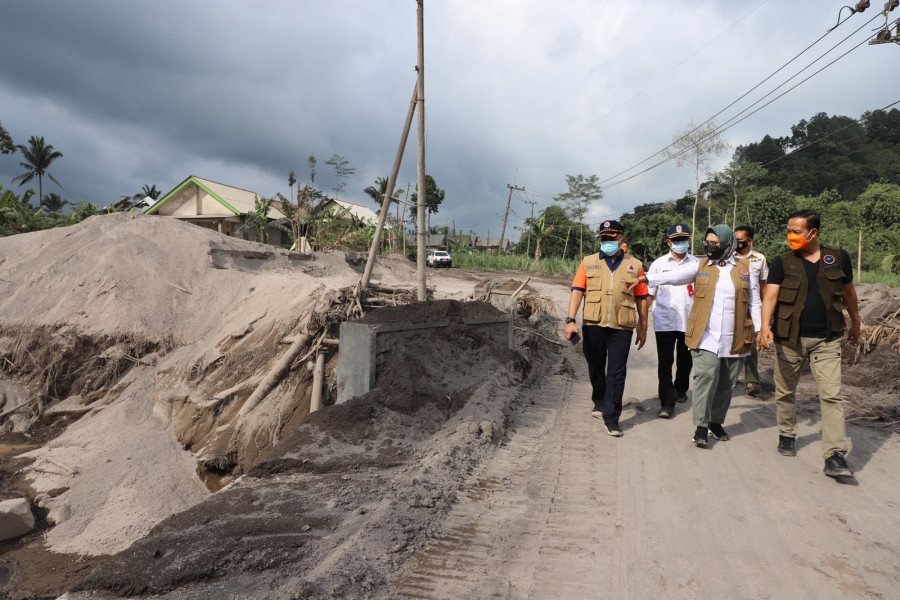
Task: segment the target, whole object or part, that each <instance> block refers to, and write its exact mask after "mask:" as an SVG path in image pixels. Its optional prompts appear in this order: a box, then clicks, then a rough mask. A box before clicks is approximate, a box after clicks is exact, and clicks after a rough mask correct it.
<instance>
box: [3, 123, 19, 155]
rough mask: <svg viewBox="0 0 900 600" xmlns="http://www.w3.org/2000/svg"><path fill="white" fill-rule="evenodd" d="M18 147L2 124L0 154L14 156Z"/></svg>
mask: <svg viewBox="0 0 900 600" xmlns="http://www.w3.org/2000/svg"><path fill="white" fill-rule="evenodd" d="M15 151H16V145H15V144H14V143H13V139H12V136H10V135H9V132H8V131H7V130H6V129H5V128H4V127H3V123H0V154H14V153H15Z"/></svg>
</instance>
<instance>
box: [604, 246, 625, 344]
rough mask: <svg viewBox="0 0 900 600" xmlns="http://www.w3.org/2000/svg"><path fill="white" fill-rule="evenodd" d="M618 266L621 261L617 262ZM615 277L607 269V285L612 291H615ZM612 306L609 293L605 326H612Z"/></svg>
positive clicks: (611, 298)
mask: <svg viewBox="0 0 900 600" xmlns="http://www.w3.org/2000/svg"><path fill="white" fill-rule="evenodd" d="M622 260H623V261H624V260H625V257H622ZM619 266H620V267H621V266H622V265H621V263H620V264H619ZM615 277H616V274H615V273H613V270H612V269H610V270H609V287H610V290H611V291H612V292H615V291H616V286H615V282H614V279H615ZM612 307H613V294H610V296H609V310H608V311H607V313H606V326H607V327H612Z"/></svg>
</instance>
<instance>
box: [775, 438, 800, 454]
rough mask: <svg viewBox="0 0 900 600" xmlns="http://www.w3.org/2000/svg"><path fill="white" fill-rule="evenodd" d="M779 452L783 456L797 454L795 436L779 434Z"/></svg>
mask: <svg viewBox="0 0 900 600" xmlns="http://www.w3.org/2000/svg"><path fill="white" fill-rule="evenodd" d="M778 454H780V455H782V456H797V449H796V448H795V447H794V438H792V437H788V436H786V435H779V436H778Z"/></svg>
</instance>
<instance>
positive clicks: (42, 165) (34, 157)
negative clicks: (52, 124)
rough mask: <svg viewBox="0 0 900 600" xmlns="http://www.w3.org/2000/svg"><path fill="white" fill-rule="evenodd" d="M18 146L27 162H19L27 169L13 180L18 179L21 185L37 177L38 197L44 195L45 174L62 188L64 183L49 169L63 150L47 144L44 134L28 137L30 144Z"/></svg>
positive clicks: (60, 156)
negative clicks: (48, 170)
mask: <svg viewBox="0 0 900 600" xmlns="http://www.w3.org/2000/svg"><path fill="white" fill-rule="evenodd" d="M16 147H17V148H18V149H19V151H20V152H21V153H22V156H24V157H25V162H21V163H19V164H20V165H21V166H22V167H24V168H25V169H27V171H26V172H25V173H22V174H21V175H19V176H17V177H13V182H16V181H18V182H19V185H25V184H26V183H28V182H29V181H31V180H32V179H34V178H35V177H37V180H38V198H43V197H44V175H46V176H47V177H48V178H49V179H50V181H52V182H53V183H55V184H56V185H58V186H59V188H60V189H62V184H60V183H59V182H58V181H57V180H56V178H55V177H54V176H53V175H51V174H50V173H48V172H47V169H49V168H50V165H51V164H52V163H53V161H55V160H56V159H57V158H62V152H58V151H56V150H54V149H53V146H52V145H50V144H47V143H46V142H45V141H44V136H40V137H38V136H34V135H33V136H31V137H30V138H29V139H28V146H24V145H22V144H19V145H18V146H16Z"/></svg>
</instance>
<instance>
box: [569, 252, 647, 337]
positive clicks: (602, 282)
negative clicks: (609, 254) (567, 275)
mask: <svg viewBox="0 0 900 600" xmlns="http://www.w3.org/2000/svg"><path fill="white" fill-rule="evenodd" d="M642 268H643V265H641V261H639V260H638V259H636V258H634V257H633V256H629V255H627V254H625V255H624V256H623V257H622V262H621V263H620V264H619V266H618V267H616V270H615V271H611V270H610V269H609V267H608V266H607V264H606V260H605V259H603V258H600V254H599V253H598V254H592V255H591V256H588V257H585V259H584V270H585V273H586V274H587V287H586V288H585V292H584V324H585V325H598V326H600V327H610V328H612V329H634V328H635V327H637V324H638V320H637V312H636V310H637V303H636V302H635V298H634V290H631V291H628V290H626V289H625V281H627V280H629V279H637V278H638V276H640V274H641V269H642Z"/></svg>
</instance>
